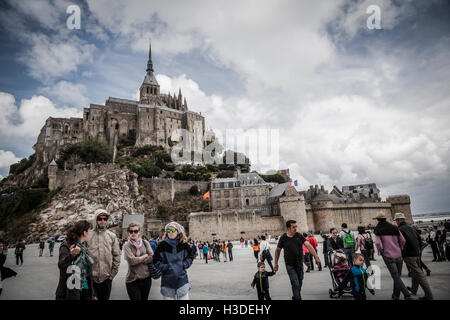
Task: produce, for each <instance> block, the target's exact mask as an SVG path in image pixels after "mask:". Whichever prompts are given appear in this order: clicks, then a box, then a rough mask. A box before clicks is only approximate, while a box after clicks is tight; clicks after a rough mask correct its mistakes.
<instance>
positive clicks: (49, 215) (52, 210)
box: [26, 168, 151, 241]
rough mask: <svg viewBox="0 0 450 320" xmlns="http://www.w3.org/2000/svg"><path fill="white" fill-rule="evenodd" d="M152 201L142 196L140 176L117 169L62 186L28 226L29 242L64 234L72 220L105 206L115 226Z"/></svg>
mask: <svg viewBox="0 0 450 320" xmlns="http://www.w3.org/2000/svg"><path fill="white" fill-rule="evenodd" d="M149 206H151V203H150V202H148V201H147V200H146V199H145V198H144V197H143V196H141V195H139V188H138V181H137V175H136V174H135V173H133V172H131V171H129V170H128V169H120V168H117V169H115V170H109V171H106V172H103V173H100V174H98V175H96V176H94V177H89V178H87V179H85V180H82V181H79V182H78V183H77V184H75V185H70V186H66V187H64V188H62V189H61V190H60V191H59V192H58V193H57V194H56V195H55V196H54V197H53V199H52V200H51V202H50V203H49V204H48V205H46V206H45V207H43V208H41V209H39V211H38V212H37V219H36V222H34V223H31V224H30V225H29V231H30V232H29V234H28V236H27V238H26V239H27V241H35V240H37V239H39V238H47V237H49V236H52V235H55V234H63V233H64V231H65V230H66V229H67V227H68V226H70V225H71V224H72V223H74V222H76V221H78V220H82V219H89V220H90V219H92V218H93V215H94V211H95V210H96V209H99V208H102V209H106V210H107V211H108V212H110V214H111V219H110V220H109V224H110V225H111V226H113V227H114V226H116V225H118V224H120V222H121V221H122V217H123V216H124V215H126V214H135V213H143V212H145V211H149V208H148V207H149Z"/></svg>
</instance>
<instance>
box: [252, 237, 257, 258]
mask: <svg viewBox="0 0 450 320" xmlns="http://www.w3.org/2000/svg"><path fill="white" fill-rule="evenodd" d="M252 247H253V254H254V255H255V258H256V262H258V261H259V260H258V258H259V243H258V240H256V239H253V246H252Z"/></svg>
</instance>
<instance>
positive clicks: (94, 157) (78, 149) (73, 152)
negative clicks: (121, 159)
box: [56, 138, 113, 169]
mask: <svg viewBox="0 0 450 320" xmlns="http://www.w3.org/2000/svg"><path fill="white" fill-rule="evenodd" d="M112 156H113V155H112V151H111V149H110V148H109V147H108V145H106V144H105V143H103V142H100V141H98V140H96V139H93V138H88V139H87V140H85V141H83V142H79V143H75V144H71V145H69V146H67V147H66V148H65V149H64V150H63V151H62V153H61V156H60V157H59V159H58V160H57V161H56V163H57V164H58V168H60V169H64V163H66V165H67V166H68V167H69V168H72V167H73V166H74V165H75V164H78V163H97V162H99V163H109V162H112Z"/></svg>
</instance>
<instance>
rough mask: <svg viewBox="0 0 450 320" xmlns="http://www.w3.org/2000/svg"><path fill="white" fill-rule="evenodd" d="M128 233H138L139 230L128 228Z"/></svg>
mask: <svg viewBox="0 0 450 320" xmlns="http://www.w3.org/2000/svg"><path fill="white" fill-rule="evenodd" d="M128 232H129V233H139V230H130V231H128Z"/></svg>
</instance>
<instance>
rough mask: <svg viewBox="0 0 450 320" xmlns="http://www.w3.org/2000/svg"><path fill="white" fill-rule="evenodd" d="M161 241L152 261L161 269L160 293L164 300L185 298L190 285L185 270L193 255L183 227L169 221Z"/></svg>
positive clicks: (187, 295)
mask: <svg viewBox="0 0 450 320" xmlns="http://www.w3.org/2000/svg"><path fill="white" fill-rule="evenodd" d="M164 231H165V232H164V236H163V241H161V242H160V243H158V246H157V248H156V251H155V254H154V256H153V263H154V265H155V267H156V268H158V269H159V270H160V271H161V274H162V275H161V294H162V295H163V297H164V299H166V300H187V299H189V290H190V289H191V285H190V283H189V280H188V276H187V272H186V270H187V269H188V268H189V267H190V266H191V265H192V261H193V259H194V258H195V255H194V253H193V251H192V248H191V247H190V246H189V244H188V243H187V239H186V235H185V233H184V228H183V226H181V225H180V224H178V223H176V222H170V223H168V224H167V225H166V227H165V228H164Z"/></svg>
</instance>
